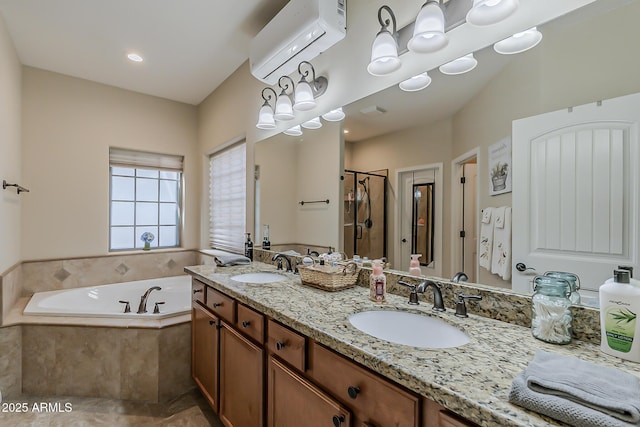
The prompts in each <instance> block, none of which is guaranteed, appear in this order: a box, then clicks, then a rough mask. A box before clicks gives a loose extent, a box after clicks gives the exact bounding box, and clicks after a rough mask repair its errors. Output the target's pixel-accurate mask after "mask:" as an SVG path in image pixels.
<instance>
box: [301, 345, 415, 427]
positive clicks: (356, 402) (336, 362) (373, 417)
mask: <svg viewBox="0 0 640 427" xmlns="http://www.w3.org/2000/svg"><path fill="white" fill-rule="evenodd" d="M308 374H309V377H310V378H312V379H313V380H314V382H316V383H317V384H319V385H320V386H322V387H323V388H324V389H326V390H327V391H328V392H329V393H331V395H332V396H334V397H336V398H337V399H338V400H340V401H341V402H342V403H343V404H345V405H346V406H348V407H349V408H350V409H351V410H352V411H353V416H354V421H355V425H356V426H358V427H361V426H367V427H383V426H397V427H419V426H420V397H419V396H418V395H416V394H414V393H411V392H409V391H407V390H405V389H403V388H401V387H399V386H397V385H396V384H394V383H392V382H391V381H389V380H386V379H384V378H382V377H380V376H379V375H377V374H375V373H373V372H371V371H369V370H368V369H365V368H363V367H361V366H359V365H357V364H356V363H354V362H353V361H351V360H349V359H347V358H345V357H344V356H341V355H339V354H337V353H335V352H334V351H332V350H330V349H328V348H326V347H324V346H322V345H320V344H318V343H316V342H311V343H310V344H309V370H308Z"/></svg>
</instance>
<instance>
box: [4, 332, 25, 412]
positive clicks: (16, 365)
mask: <svg viewBox="0 0 640 427" xmlns="http://www.w3.org/2000/svg"><path fill="white" fill-rule="evenodd" d="M0 349H2V350H0V392H2V397H3V398H5V399H10V398H14V397H17V396H20V394H21V393H22V360H21V355H22V327H21V326H10V327H6V328H0ZM0 424H1V423H0Z"/></svg>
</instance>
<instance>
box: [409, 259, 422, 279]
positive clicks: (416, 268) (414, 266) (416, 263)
mask: <svg viewBox="0 0 640 427" xmlns="http://www.w3.org/2000/svg"><path fill="white" fill-rule="evenodd" d="M421 256H422V254H411V261H410V262H409V274H411V275H412V276H421V275H422V270H420V260H419V258H420V257H421Z"/></svg>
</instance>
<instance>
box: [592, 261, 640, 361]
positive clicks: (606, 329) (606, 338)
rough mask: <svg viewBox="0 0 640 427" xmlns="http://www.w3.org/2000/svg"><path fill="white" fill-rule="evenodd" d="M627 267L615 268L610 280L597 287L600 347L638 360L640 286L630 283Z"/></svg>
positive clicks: (613, 354) (626, 357)
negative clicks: (624, 268)
mask: <svg viewBox="0 0 640 427" xmlns="http://www.w3.org/2000/svg"><path fill="white" fill-rule="evenodd" d="M630 282H631V278H630V273H629V271H628V270H615V271H614V272H613V282H607V283H605V284H604V285H602V286H600V328H601V335H602V337H601V341H600V349H601V350H602V351H603V352H604V353H607V354H610V355H612V356H617V357H620V358H622V359H627V360H631V361H633V362H640V331H639V325H638V319H637V317H638V313H640V288H637V287H635V286H632V285H631V283H630Z"/></svg>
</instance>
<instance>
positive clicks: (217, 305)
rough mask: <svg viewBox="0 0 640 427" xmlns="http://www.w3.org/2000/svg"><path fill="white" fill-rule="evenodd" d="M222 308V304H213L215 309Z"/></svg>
mask: <svg viewBox="0 0 640 427" xmlns="http://www.w3.org/2000/svg"><path fill="white" fill-rule="evenodd" d="M221 306H222V303H221V302H214V303H213V308H218V307H221Z"/></svg>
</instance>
